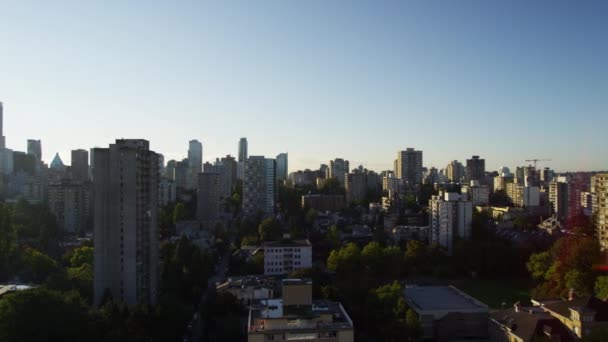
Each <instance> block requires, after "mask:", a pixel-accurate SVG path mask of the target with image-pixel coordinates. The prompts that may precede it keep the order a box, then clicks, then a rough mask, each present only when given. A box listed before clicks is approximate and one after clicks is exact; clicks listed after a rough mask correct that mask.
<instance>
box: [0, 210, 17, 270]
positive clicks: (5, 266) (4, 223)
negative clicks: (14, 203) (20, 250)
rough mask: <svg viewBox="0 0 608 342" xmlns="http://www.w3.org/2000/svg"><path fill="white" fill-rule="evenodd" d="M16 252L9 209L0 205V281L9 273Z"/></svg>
mask: <svg viewBox="0 0 608 342" xmlns="http://www.w3.org/2000/svg"><path fill="white" fill-rule="evenodd" d="M15 250H16V244H15V231H14V229H13V224H12V220H11V211H10V209H9V208H8V207H7V206H6V205H4V204H3V203H0V281H1V280H4V279H6V278H8V276H9V274H10V272H11V267H10V266H11V259H12V256H13V254H14V252H15Z"/></svg>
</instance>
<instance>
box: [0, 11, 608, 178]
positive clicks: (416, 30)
mask: <svg viewBox="0 0 608 342" xmlns="http://www.w3.org/2000/svg"><path fill="white" fill-rule="evenodd" d="M0 13H1V14H0V17H1V19H0V101H2V102H3V103H4V135H5V136H6V139H7V146H8V147H9V148H12V149H14V150H25V149H26V140H27V139H41V140H42V150H43V159H44V160H45V161H47V162H50V161H51V160H52V158H53V156H54V155H55V153H56V152H59V154H60V156H61V157H62V159H63V161H64V162H65V163H66V164H69V163H70V150H72V149H78V148H86V149H88V148H91V147H95V146H98V147H104V146H108V144H109V143H112V142H113V141H114V140H115V139H116V138H143V139H148V140H149V141H150V144H151V148H152V149H153V150H155V151H156V152H159V153H163V154H164V155H165V159H166V160H169V159H181V158H185V157H186V156H187V148H188V141H189V140H191V139H198V140H200V141H201V142H202V143H203V159H204V160H205V161H207V160H214V159H215V158H216V157H220V156H224V155H226V154H231V155H233V156H235V155H237V147H238V140H239V138H240V137H247V139H248V141H249V154H250V155H265V156H267V157H274V156H276V155H277V154H278V153H281V152H288V153H289V170H290V172H291V171H295V170H298V169H304V168H311V169H314V168H318V167H319V164H321V163H327V162H328V161H329V160H330V159H333V158H336V157H341V158H345V159H348V160H350V165H351V167H353V168H354V167H356V166H357V165H359V164H362V165H364V166H365V167H367V168H370V169H373V170H376V171H381V170H386V169H391V168H392V165H393V160H394V159H395V158H396V155H397V151H399V150H403V149H405V148H406V147H414V148H416V149H419V150H422V151H423V153H424V157H423V158H424V165H425V166H427V167H431V166H435V167H437V168H444V167H445V166H446V165H447V164H448V162H449V161H451V160H455V159H457V160H460V161H462V162H464V161H465V159H466V158H470V156H471V155H479V156H481V157H482V158H485V159H486V168H487V169H490V170H493V169H497V168H499V167H500V166H502V165H506V166H509V167H511V168H514V167H515V166H517V165H524V164H527V163H526V162H525V160H526V159H531V158H542V159H551V161H547V162H542V163H539V166H541V167H544V166H548V167H551V168H553V169H555V170H557V171H576V170H600V169H601V170H605V169H608V132H607V131H608V40H607V38H606V37H608V20H606V17H608V2H606V1H518V0H513V1H484V0H478V1H471V0H469V1H467V0H462V1H432V0H431V1H414V0H411V1H409V0H408V1H346V0H344V1H334V0H325V1H314V0H311V1H285V0H281V1H271V0H264V1H202V0H201V1H181V0H178V1H112V0H110V1H61V0H58V1H29V0H17V1H5V0H0Z"/></svg>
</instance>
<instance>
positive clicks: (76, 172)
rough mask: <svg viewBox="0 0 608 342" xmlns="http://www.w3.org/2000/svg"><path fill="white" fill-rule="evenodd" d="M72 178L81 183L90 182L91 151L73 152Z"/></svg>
mask: <svg viewBox="0 0 608 342" xmlns="http://www.w3.org/2000/svg"><path fill="white" fill-rule="evenodd" d="M71 170H72V177H73V178H74V179H77V180H81V181H88V180H89V151H87V150H72V166H71Z"/></svg>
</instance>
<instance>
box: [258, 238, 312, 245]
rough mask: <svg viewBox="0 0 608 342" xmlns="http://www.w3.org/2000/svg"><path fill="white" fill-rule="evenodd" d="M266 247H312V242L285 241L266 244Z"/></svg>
mask: <svg viewBox="0 0 608 342" xmlns="http://www.w3.org/2000/svg"><path fill="white" fill-rule="evenodd" d="M264 247H310V241H308V240H289V239H283V240H279V241H269V242H265V243H264Z"/></svg>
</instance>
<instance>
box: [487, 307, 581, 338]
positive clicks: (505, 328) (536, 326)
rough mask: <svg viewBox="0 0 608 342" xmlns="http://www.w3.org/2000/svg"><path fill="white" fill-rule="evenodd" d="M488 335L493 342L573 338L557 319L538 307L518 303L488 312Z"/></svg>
mask: <svg viewBox="0 0 608 342" xmlns="http://www.w3.org/2000/svg"><path fill="white" fill-rule="evenodd" d="M489 335H490V336H489V337H490V341H495V342H532V341H572V340H573V339H572V338H571V337H570V336H569V334H568V330H567V329H566V328H565V327H564V325H562V324H561V322H560V321H559V320H557V319H555V318H553V317H551V315H549V314H548V313H546V312H544V311H543V310H542V309H541V308H539V307H521V306H520V305H519V303H516V304H515V305H514V306H513V308H509V309H506V310H497V311H494V312H492V313H491V314H490V322H489Z"/></svg>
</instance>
